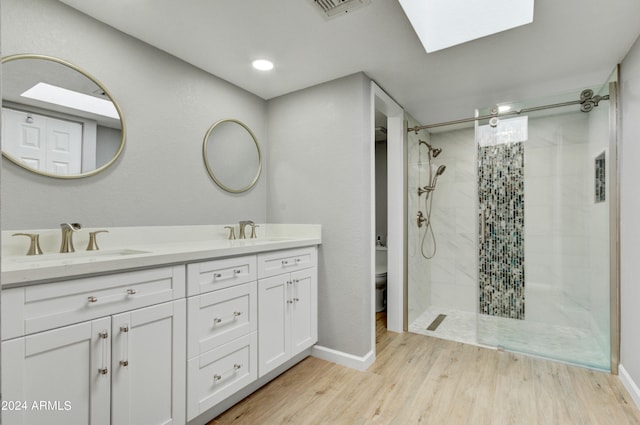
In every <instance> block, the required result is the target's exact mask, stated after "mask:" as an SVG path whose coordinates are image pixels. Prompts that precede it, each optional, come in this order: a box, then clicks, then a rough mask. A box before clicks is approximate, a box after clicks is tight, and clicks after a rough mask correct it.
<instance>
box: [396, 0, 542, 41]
mask: <svg viewBox="0 0 640 425" xmlns="http://www.w3.org/2000/svg"><path fill="white" fill-rule="evenodd" d="M400 5H401V6H402V8H403V9H404V13H405V14H406V15H407V18H409V21H410V22H411V25H412V26H413V29H414V31H415V32H416V34H417V35H418V38H419V39H420V42H422V45H423V46H424V48H425V50H426V51H427V53H431V52H435V51H437V50H442V49H445V48H447V47H451V46H455V45H457V44H462V43H466V42H468V41H471V40H475V39H478V38H482V37H486V36H488V35H491V34H496V33H499V32H502V31H506V30H509V29H512V28H516V27H519V26H521V25H526V24H530V23H531V22H533V0H475V1H467V0H430V1H425V0H400Z"/></svg>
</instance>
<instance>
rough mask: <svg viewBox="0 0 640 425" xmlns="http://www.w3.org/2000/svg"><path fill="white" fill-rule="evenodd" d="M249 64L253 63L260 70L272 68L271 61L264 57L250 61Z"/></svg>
mask: <svg viewBox="0 0 640 425" xmlns="http://www.w3.org/2000/svg"><path fill="white" fill-rule="evenodd" d="M251 65H253V67H254V68H255V69H259V70H260V71H269V70H272V69H273V62H271V61H268V60H266V59H256V60H254V61H253V62H251Z"/></svg>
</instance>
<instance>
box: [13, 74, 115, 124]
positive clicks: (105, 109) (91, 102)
mask: <svg viewBox="0 0 640 425" xmlns="http://www.w3.org/2000/svg"><path fill="white" fill-rule="evenodd" d="M20 96H23V97H28V98H29V99H35V100H40V101H42V102H47V103H53V104H55V105H60V106H65V107H67V108H72V109H76V110H79V111H84V112H90V113H92V114H97V115H102V116H105V117H110V118H115V119H120V115H119V114H118V111H117V110H116V107H115V106H113V102H111V101H110V100H107V99H100V98H98V97H95V96H89V95H87V94H84V93H79V92H77V91H73V90H69V89H65V88H62V87H58V86H54V85H51V84H47V83H38V84H36V85H35V86H33V87H31V88H30V89H29V90H27V91H25V92H24V93H22V94H21V95H20Z"/></svg>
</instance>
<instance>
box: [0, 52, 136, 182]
mask: <svg viewBox="0 0 640 425" xmlns="http://www.w3.org/2000/svg"><path fill="white" fill-rule="evenodd" d="M124 141H125V128H124V120H123V117H122V112H121V110H120V107H119V106H118V104H117V103H116V102H115V101H114V100H113V97H112V96H111V95H110V94H109V92H108V90H107V89H106V88H105V87H104V86H103V85H102V84H101V83H100V82H99V81H98V80H96V79H95V78H94V77H92V76H91V75H90V74H89V73H87V72H86V71H84V70H82V69H80V68H78V67H77V66H75V65H73V64H71V63H69V62H66V61H64V60H62V59H58V58H54V57H51V56H43V55H31V54H29V55H13V56H7V57H5V58H3V59H2V155H3V156H4V157H5V158H7V159H9V160H11V161H12V162H14V163H16V164H17V165H19V166H21V167H23V168H25V169H27V170H29V171H33V172H34V173H38V174H41V175H45V176H50V177H57V178H67V179H68V178H79V177H86V176H91V175H93V174H96V173H99V172H100V171H102V170H104V169H105V168H107V167H108V166H109V165H111V164H113V162H114V161H115V160H116V159H117V158H118V156H119V155H120V153H121V152H122V149H123V147H124Z"/></svg>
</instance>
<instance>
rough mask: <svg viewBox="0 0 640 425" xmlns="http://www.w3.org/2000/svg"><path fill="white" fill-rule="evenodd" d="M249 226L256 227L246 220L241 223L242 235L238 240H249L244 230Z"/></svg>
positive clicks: (239, 235) (240, 234)
mask: <svg viewBox="0 0 640 425" xmlns="http://www.w3.org/2000/svg"><path fill="white" fill-rule="evenodd" d="M247 226H254V223H253V221H251V220H245V221H241V222H240V233H239V234H238V239H246V238H247V234H246V232H245V230H244V229H245V228H246V227H247Z"/></svg>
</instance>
